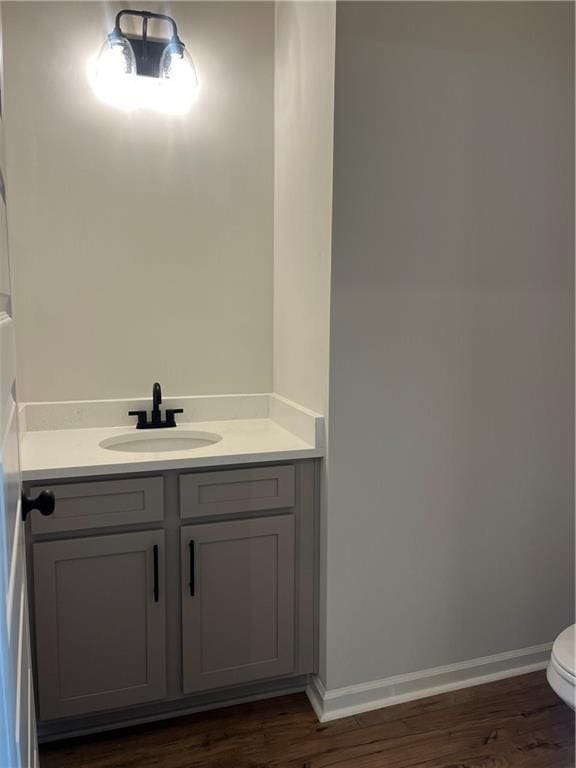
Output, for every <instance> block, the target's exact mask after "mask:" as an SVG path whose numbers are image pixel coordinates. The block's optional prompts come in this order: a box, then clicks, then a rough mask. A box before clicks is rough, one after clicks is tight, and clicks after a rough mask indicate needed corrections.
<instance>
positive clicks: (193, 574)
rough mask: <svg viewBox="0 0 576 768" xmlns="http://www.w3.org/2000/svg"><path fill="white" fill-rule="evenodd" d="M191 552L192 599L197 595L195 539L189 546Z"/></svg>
mask: <svg viewBox="0 0 576 768" xmlns="http://www.w3.org/2000/svg"><path fill="white" fill-rule="evenodd" d="M188 549H189V550H190V595H191V596H192V597H194V596H195V594H196V576H195V570H196V568H195V562H194V539H192V540H191V541H190V542H189V544H188Z"/></svg>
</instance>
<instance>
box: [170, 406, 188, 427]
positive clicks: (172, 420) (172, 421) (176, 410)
mask: <svg viewBox="0 0 576 768" xmlns="http://www.w3.org/2000/svg"><path fill="white" fill-rule="evenodd" d="M177 413H184V408H166V426H167V427H175V426H176V419H175V418H174V416H175V414H177Z"/></svg>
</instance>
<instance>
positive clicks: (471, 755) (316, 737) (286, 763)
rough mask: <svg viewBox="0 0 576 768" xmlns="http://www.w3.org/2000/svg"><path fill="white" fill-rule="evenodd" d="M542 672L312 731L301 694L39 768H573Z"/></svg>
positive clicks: (75, 745)
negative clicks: (413, 767)
mask: <svg viewBox="0 0 576 768" xmlns="http://www.w3.org/2000/svg"><path fill="white" fill-rule="evenodd" d="M574 754H575V753H574V717H573V713H572V712H571V711H570V710H569V709H568V708H567V707H566V706H565V705H564V704H562V703H561V702H560V700H559V699H558V698H557V697H556V696H555V694H554V693H553V692H552V691H551V690H550V688H549V687H548V685H547V683H546V679H545V675H544V673H543V672H537V673H534V674H531V675H525V676H523V677H516V678H510V679H508V680H502V681H499V682H497V683H490V684H488V685H482V686H478V687H476V688H467V689H465V690H463V691H457V692H455V693H447V694H443V695H441V696H434V697H432V698H429V699H421V700H420V701H414V702H410V703H407V704H400V705H398V706H395V707H388V708H386V709H380V710H377V711H375V712H369V713H367V714H363V715H356V716H355V717H348V718H346V719H345V720H337V721H334V722H331V723H325V724H323V725H322V724H320V723H318V721H317V720H316V717H315V715H314V713H313V712H312V710H311V708H310V706H309V704H308V702H307V700H306V698H305V696H304V695H303V694H302V695H300V694H298V695H293V696H286V697H283V698H279V699H273V700H268V701H263V702H259V703H256V704H245V705H242V706H238V707H230V708H228V709H221V710H219V711H215V712H210V713H205V714H200V715H192V716H187V717H182V718H178V719H177V720H170V721H167V722H163V723H156V724H154V725H147V726H138V727H137V728H131V729H129V730H124V731H116V732H111V733H108V734H102V735H99V736H98V737H91V738H87V737H85V738H81V739H76V740H70V741H67V742H62V743H60V744H50V745H46V746H45V747H44V748H43V749H42V752H41V768H72V767H73V768H152V767H154V768H158V767H159V766H162V768H264V767H266V768H327V767H328V766H334V767H335V768H408V767H409V766H418V768H508V767H509V766H513V768H574V765H575V760H574Z"/></svg>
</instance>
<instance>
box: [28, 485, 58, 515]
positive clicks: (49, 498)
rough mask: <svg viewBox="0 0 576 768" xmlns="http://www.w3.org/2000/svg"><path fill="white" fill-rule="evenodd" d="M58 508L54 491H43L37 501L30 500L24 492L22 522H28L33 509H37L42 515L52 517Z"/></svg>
mask: <svg viewBox="0 0 576 768" xmlns="http://www.w3.org/2000/svg"><path fill="white" fill-rule="evenodd" d="M55 507H56V500H55V498H54V494H53V493H52V491H42V492H41V493H39V494H38V496H36V498H35V499H29V498H28V496H26V494H25V493H24V491H22V520H24V521H25V520H26V518H27V517H28V514H29V513H30V512H32V510H33V509H37V510H38V512H40V514H41V515H45V516H46V517H47V516H48V515H51V514H52V512H54V508H55Z"/></svg>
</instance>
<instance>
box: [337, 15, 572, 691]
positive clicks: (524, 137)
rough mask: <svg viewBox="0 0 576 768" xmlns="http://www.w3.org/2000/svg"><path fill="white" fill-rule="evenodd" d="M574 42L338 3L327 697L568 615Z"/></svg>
mask: <svg viewBox="0 0 576 768" xmlns="http://www.w3.org/2000/svg"><path fill="white" fill-rule="evenodd" d="M573 29H574V24H573V11H572V8H571V7H570V5H569V4H568V3H542V4H539V3H360V2H351V3H347V2H342V3H338V9H337V22H336V91H335V159H334V215H333V222H334V223H333V263H332V330H331V339H332V345H331V380H330V387H331V389H330V398H331V404H330V430H331V432H330V477H329V499H328V528H327V548H328V549H327V557H328V573H327V606H326V609H327V649H326V651H327V652H326V658H325V663H324V669H323V676H324V678H325V682H326V683H327V685H328V688H336V687H340V686H345V685H349V684H353V683H359V682H364V681H369V680H374V679H379V678H383V677H387V676H389V675H395V674H400V673H403V672H409V671H416V670H421V669H426V668H430V667H434V666H437V665H442V664H446V663H451V662H457V661H461V660H467V659H472V658H475V657H479V656H484V655H489V654H494V653H498V652H504V651H509V650H514V649H519V648H522V647H528V646H532V645H535V644H539V643H544V642H547V641H551V640H552V639H553V638H554V637H555V635H556V634H557V633H558V632H559V631H560V630H561V629H562V628H563V627H564V626H565V625H567V624H568V623H570V622H571V620H572V610H571V609H572V602H573V599H572V592H571V586H572V583H573V574H572V572H571V568H570V564H571V562H572V542H573V528H572V518H573V510H574V507H573V447H572V431H573V427H574V418H573V405H572V403H573V396H574V381H573V347H574V344H573V342H574V339H573V327H574V323H573V296H572V293H573V285H574V280H573V209H574V195H573V186H572V176H573V170H574V158H573V152H572V148H573V112H574V109H573V107H574V104H573V86H574V84H573V58H572V44H573Z"/></svg>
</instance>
